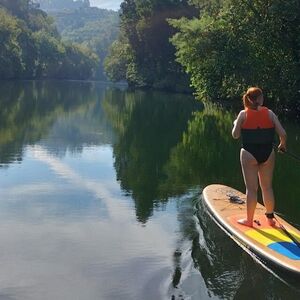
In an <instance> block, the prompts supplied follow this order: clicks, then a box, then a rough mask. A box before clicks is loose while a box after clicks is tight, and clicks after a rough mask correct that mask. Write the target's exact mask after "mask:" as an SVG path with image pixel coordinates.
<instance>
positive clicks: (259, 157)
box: [243, 143, 273, 164]
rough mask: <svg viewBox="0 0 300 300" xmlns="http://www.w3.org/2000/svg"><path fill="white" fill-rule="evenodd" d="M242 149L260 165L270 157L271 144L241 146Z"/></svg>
mask: <svg viewBox="0 0 300 300" xmlns="http://www.w3.org/2000/svg"><path fill="white" fill-rule="evenodd" d="M243 148H244V149H245V150H246V151H248V152H249V153H251V154H252V155H253V156H254V158H255V159H256V161H257V162H258V163H259V164H262V163H264V162H266V161H267V160H268V158H269V157H270V155H271V153H272V150H273V144H272V143H271V144H246V143H244V144H243Z"/></svg>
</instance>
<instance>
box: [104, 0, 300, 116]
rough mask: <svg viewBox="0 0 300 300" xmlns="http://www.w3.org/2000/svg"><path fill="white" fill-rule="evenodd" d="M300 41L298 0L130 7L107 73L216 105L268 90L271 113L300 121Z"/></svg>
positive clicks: (168, 0) (132, 3)
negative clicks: (250, 89)
mask: <svg viewBox="0 0 300 300" xmlns="http://www.w3.org/2000/svg"><path fill="white" fill-rule="evenodd" d="M299 36H300V2H299V1H298V0H291V1H284V0H269V1H262V0H254V1H248V0H247V1H241V0H215V1H214V0H211V1H206V0H189V1H188V0H186V1H179V0H152V1H147V3H145V2H144V1H142V0H126V1H124V2H123V3H122V4H121V10H120V35H119V38H118V40H117V41H116V42H114V43H113V45H112V48H111V52H110V54H109V55H108V57H107V58H106V61H105V66H106V72H107V74H108V76H109V78H110V79H112V80H119V79H126V80H127V81H128V82H129V85H132V86H135V87H147V86H151V87H153V88H169V87H170V86H171V87H173V88H174V89H175V90H181V91H182V90H185V89H187V87H188V86H190V87H191V88H192V89H193V90H194V91H195V94H196V97H197V98H198V99H200V100H204V101H211V102H220V101H224V100H225V101H231V102H238V103H240V101H241V100H240V99H241V95H242V94H243V92H244V91H245V90H246V89H247V88H248V87H249V86H260V87H261V88H262V89H263V90H264V92H265V94H266V98H267V99H268V102H267V103H268V105H269V106H270V107H272V108H273V109H276V111H281V112H286V111H290V112H293V114H295V115H300V39H299ZM172 46H173V47H172Z"/></svg>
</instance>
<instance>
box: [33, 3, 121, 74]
mask: <svg viewBox="0 0 300 300" xmlns="http://www.w3.org/2000/svg"><path fill="white" fill-rule="evenodd" d="M35 2H36V3H38V4H39V5H40V8H41V9H43V10H45V11H47V13H48V14H49V15H50V16H52V17H53V19H54V21H55V25H56V27H57V29H58V32H59V33H60V35H61V36H62V38H63V40H65V41H71V42H76V43H78V44H81V45H82V46H84V47H87V48H89V49H91V50H92V51H93V52H95V53H96V54H97V55H98V57H99V59H100V66H99V68H98V70H97V75H96V76H97V78H98V79H106V76H105V75H104V68H103V61H104V59H105V57H106V55H107V53H108V49H109V48H110V46H111V44H112V43H113V42H114V41H115V40H116V39H117V36H118V33H119V15H118V13H117V12H115V11H112V10H106V9H100V8H97V7H91V6H90V2H89V0H77V1H73V0H35Z"/></svg>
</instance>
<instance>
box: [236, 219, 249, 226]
mask: <svg viewBox="0 0 300 300" xmlns="http://www.w3.org/2000/svg"><path fill="white" fill-rule="evenodd" d="M237 222H238V223H239V224H241V225H245V226H248V227H253V222H251V221H248V220H247V219H240V220H237Z"/></svg>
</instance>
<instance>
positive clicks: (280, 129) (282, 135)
mask: <svg viewBox="0 0 300 300" xmlns="http://www.w3.org/2000/svg"><path fill="white" fill-rule="evenodd" d="M270 113H271V115H272V120H273V122H274V126H275V130H276V132H277V134H278V136H279V140H280V143H279V145H278V150H279V151H283V152H285V151H286V140H287V134H286V131H285V130H284V128H283V127H282V125H281V123H280V121H279V120H278V117H277V116H276V115H275V114H274V113H273V112H272V111H271V110H270Z"/></svg>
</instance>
